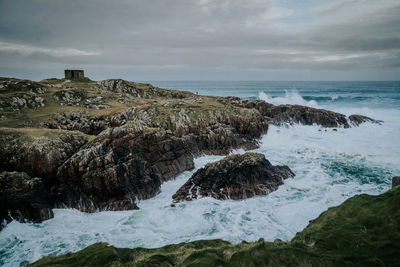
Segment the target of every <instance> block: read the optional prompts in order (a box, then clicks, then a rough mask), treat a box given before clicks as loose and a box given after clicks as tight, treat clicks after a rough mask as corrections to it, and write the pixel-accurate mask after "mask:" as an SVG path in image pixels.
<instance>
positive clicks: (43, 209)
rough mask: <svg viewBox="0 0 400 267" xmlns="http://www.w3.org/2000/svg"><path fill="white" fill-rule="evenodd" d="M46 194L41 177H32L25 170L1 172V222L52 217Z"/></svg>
mask: <svg viewBox="0 0 400 267" xmlns="http://www.w3.org/2000/svg"><path fill="white" fill-rule="evenodd" d="M46 196H47V192H46V191H45V188H44V185H43V181H42V179H41V178H37V177H36V178H31V177H29V175H27V174H26V173H24V172H2V173H0V222H2V221H3V220H6V222H10V221H11V220H13V219H15V220H17V221H20V222H25V221H32V222H41V221H43V220H47V219H50V218H52V217H53V211H52V210H51V207H50V205H49V203H48V201H47V198H46ZM1 227H2V224H0V229H1Z"/></svg>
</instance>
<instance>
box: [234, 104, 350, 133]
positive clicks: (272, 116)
mask: <svg viewBox="0 0 400 267" xmlns="http://www.w3.org/2000/svg"><path fill="white" fill-rule="evenodd" d="M227 99H228V100H229V101H230V102H231V104H232V105H235V106H238V107H244V108H254V109H257V110H258V111H260V113H261V114H262V115H263V116H264V117H265V118H266V119H267V120H268V122H269V123H272V124H276V125H282V124H285V123H288V124H293V123H300V124H304V125H313V124H317V125H321V126H323V127H329V128H334V127H344V128H349V127H350V126H349V124H348V123H347V119H346V116H345V115H343V114H340V113H336V112H333V111H329V110H325V109H316V108H311V107H306V106H300V105H279V106H275V105H272V104H270V103H267V102H265V101H262V100H241V99H240V98H237V97H228V98H227Z"/></svg>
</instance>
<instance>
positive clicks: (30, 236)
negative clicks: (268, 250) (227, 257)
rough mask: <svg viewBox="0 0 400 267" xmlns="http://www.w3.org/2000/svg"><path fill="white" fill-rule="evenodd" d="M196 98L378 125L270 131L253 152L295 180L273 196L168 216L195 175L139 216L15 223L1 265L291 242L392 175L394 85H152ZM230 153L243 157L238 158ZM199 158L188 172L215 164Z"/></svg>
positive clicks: (399, 117)
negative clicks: (191, 244) (110, 251)
mask: <svg viewBox="0 0 400 267" xmlns="http://www.w3.org/2000/svg"><path fill="white" fill-rule="evenodd" d="M152 83H153V84H154V85H157V86H160V87H164V88H173V89H181V90H188V91H192V92H194V93H196V92H197V93H198V94H202V95H218V96H227V95H234V96H238V97H241V98H243V99H262V100H265V101H268V102H271V103H273V104H285V103H288V104H302V105H308V106H312V107H318V108H326V109H330V110H333V111H337V112H341V113H344V114H346V115H351V114H362V115H367V116H370V117H372V118H375V119H379V120H383V121H384V123H383V124H382V125H377V124H371V123H366V124H363V125H361V126H360V127H356V128H351V129H342V128H339V129H338V130H337V131H333V130H332V129H327V130H325V129H323V128H320V127H318V126H301V125H295V126H293V127H275V126H271V127H270V129H269V131H268V133H267V134H266V135H264V136H263V137H262V139H261V141H260V148H258V149H256V150H255V151H256V152H260V153H263V154H265V156H266V157H267V159H269V160H270V161H271V163H272V164H285V165H288V166H289V167H290V168H291V169H292V170H293V171H294V172H295V173H296V176H295V177H294V178H292V179H288V180H286V181H285V183H284V185H282V186H281V187H280V188H279V189H278V190H277V191H275V192H273V193H271V194H269V195H267V196H258V197H254V198H251V199H246V200H240V201H231V200H224V201H219V200H215V199H212V198H202V199H199V200H195V201H191V202H183V203H180V204H178V205H177V206H176V207H174V208H173V207H170V204H171V200H172V198H171V196H172V195H173V194H174V193H175V192H176V190H177V189H178V188H179V187H180V186H181V185H182V184H184V183H185V182H186V181H187V179H189V177H190V176H191V175H192V174H193V172H194V171H195V170H193V171H189V172H185V173H182V174H181V175H179V176H177V177H176V179H174V180H171V181H169V182H166V183H164V184H163V185H162V188H161V193H160V194H159V195H157V196H156V197H154V198H152V199H149V200H144V201H141V202H139V204H138V205H139V207H140V210H137V211H118V212H99V213H93V214H86V213H82V212H79V211H77V210H71V209H56V210H55V211H54V213H55V217H54V218H53V219H51V220H47V221H45V222H43V223H40V224H30V223H27V224H21V223H18V222H15V221H13V222H12V223H10V224H9V225H7V227H6V228H5V229H3V230H2V231H1V232H0V265H1V266H20V265H24V264H27V263H29V262H32V261H34V260H37V259H39V258H41V257H42V256H45V255H58V254H64V253H67V252H72V251H77V250H79V249H82V248H84V247H86V246H88V245H90V244H93V243H95V242H100V241H102V242H108V243H110V244H112V245H114V246H117V247H131V248H133V247H147V248H153V247H159V246H163V245H167V244H172V243H179V242H187V241H193V240H198V239H214V238H222V239H225V240H229V241H231V242H234V243H238V242H241V241H242V240H247V241H254V240H258V239H259V238H264V239H266V240H269V241H273V240H274V239H276V238H279V239H282V240H290V239H291V238H293V236H294V235H295V234H296V232H299V231H301V230H302V229H303V228H304V227H305V226H307V224H308V222H309V221H310V220H312V219H314V218H316V217H317V216H318V215H319V214H320V213H321V212H323V211H325V210H326V209H327V208H328V207H331V206H336V205H339V204H341V203H342V202H343V201H345V200H346V199H347V198H349V197H351V196H354V195H356V194H361V193H367V194H380V193H383V192H385V191H386V190H388V189H389V188H390V187H391V177H392V176H395V175H400V153H399V151H400V82H214V81H213V82H195V81H192V82H186V81H185V82H152ZM234 153H244V151H243V150H238V151H234ZM221 158H222V157H220V156H203V157H199V158H197V159H196V160H195V168H196V169H198V168H201V167H202V166H204V165H205V164H206V163H208V162H211V161H216V160H219V159H221Z"/></svg>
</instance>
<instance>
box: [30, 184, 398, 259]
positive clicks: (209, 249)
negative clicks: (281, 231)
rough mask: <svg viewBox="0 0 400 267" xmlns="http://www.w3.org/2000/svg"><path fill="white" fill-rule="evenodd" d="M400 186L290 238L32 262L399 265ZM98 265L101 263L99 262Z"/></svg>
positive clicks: (94, 251)
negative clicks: (290, 239) (287, 240)
mask: <svg viewBox="0 0 400 267" xmlns="http://www.w3.org/2000/svg"><path fill="white" fill-rule="evenodd" d="M399 204H400V186H398V187H396V188H394V189H392V190H389V191H388V192H386V193H384V194H382V195H379V196H370V195H358V196H354V197H352V198H350V199H348V200H347V201H345V202H344V203H343V204H341V205H340V206H338V207H333V208H330V209H328V210H327V211H325V212H323V213H322V214H321V215H320V216H319V217H318V218H317V219H315V220H313V221H312V222H311V223H310V224H309V225H308V226H307V227H306V228H305V229H304V230H303V231H302V232H300V233H298V234H297V235H296V236H295V237H294V238H293V239H292V241H290V242H283V241H280V240H276V241H275V242H265V241H264V240H263V239H260V240H259V241H256V242H242V243H240V244H237V245H233V244H231V243H229V242H226V241H223V240H219V239H217V240H200V241H194V242H189V243H181V244H176V245H168V246H164V247H161V248H157V249H145V248H134V249H121V248H115V247H113V246H109V245H107V244H106V243H97V244H94V245H92V246H89V247H87V248H85V249H83V250H81V251H79V252H76V253H68V254H66V255H62V256H48V257H44V258H43V259H41V260H39V261H37V262H35V263H34V264H32V265H31V266H100V265H101V266H398V264H399V263H400V253H399V251H400V208H399ZM98 264H100V265H98Z"/></svg>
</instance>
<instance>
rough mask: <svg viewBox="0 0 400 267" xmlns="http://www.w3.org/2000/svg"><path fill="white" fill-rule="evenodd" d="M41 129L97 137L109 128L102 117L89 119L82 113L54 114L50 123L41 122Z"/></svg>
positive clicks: (108, 124)
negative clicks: (73, 131) (75, 131)
mask: <svg viewBox="0 0 400 267" xmlns="http://www.w3.org/2000/svg"><path fill="white" fill-rule="evenodd" d="M40 126H41V127H46V128H50V129H61V130H77V131H80V132H83V133H86V134H90V135H97V134H99V133H100V132H102V131H104V130H105V129H107V128H108V127H109V126H110V123H109V122H108V121H107V120H106V119H105V118H104V116H103V115H97V116H94V117H90V116H89V115H87V114H86V113H85V112H83V111H77V112H68V113H66V112H60V113H56V114H55V115H54V117H53V120H52V121H47V122H43V123H41V125H40Z"/></svg>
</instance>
